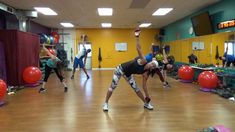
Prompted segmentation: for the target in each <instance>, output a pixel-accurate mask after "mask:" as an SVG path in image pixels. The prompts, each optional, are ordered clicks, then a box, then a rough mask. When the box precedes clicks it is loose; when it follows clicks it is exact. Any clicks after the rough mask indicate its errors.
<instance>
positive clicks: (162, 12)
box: [153, 8, 173, 16]
mask: <svg viewBox="0 0 235 132" xmlns="http://www.w3.org/2000/svg"><path fill="white" fill-rule="evenodd" d="M172 10H173V8H159V9H157V10H156V11H155V12H154V13H153V16H164V15H166V14H167V13H169V12H170V11H172Z"/></svg>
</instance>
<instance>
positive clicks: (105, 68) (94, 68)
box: [92, 68, 115, 70]
mask: <svg viewBox="0 0 235 132" xmlns="http://www.w3.org/2000/svg"><path fill="white" fill-rule="evenodd" d="M114 69H115V68H92V70H114Z"/></svg>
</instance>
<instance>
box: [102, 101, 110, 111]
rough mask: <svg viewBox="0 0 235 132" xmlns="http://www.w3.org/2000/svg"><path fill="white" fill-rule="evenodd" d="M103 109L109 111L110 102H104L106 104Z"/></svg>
mask: <svg viewBox="0 0 235 132" xmlns="http://www.w3.org/2000/svg"><path fill="white" fill-rule="evenodd" d="M103 111H109V105H108V103H104V105H103Z"/></svg>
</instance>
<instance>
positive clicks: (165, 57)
mask: <svg viewBox="0 0 235 132" xmlns="http://www.w3.org/2000/svg"><path fill="white" fill-rule="evenodd" d="M162 54H163V61H164V63H168V60H167V55H166V52H165V46H163V47H162Z"/></svg>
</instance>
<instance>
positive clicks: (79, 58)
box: [39, 29, 174, 111]
mask: <svg viewBox="0 0 235 132" xmlns="http://www.w3.org/2000/svg"><path fill="white" fill-rule="evenodd" d="M135 39H136V50H137V53H138V56H137V57H136V58H135V59H133V60H130V61H128V62H125V63H122V64H120V65H118V66H117V67H116V69H115V70H114V74H113V79H112V81H111V85H110V87H109V88H108V91H107V94H106V98H105V102H104V104H103V110H104V111H108V110H109V105H108V101H109V99H110V97H111V95H112V93H113V91H114V90H115V88H116V87H117V85H118V82H119V80H120V78H121V77H123V78H124V79H125V80H126V81H127V82H128V83H129V84H130V86H131V87H132V89H133V90H134V91H135V93H136V95H137V96H138V97H139V98H140V99H141V100H142V101H143V103H144V108H146V109H149V110H153V106H152V105H151V104H150V101H151V98H150V95H149V92H148V89H147V80H148V78H149V76H153V75H154V74H155V73H156V74H157V75H158V76H159V78H160V80H161V81H162V83H163V87H169V86H170V85H169V83H168V82H167V81H166V72H167V70H169V69H172V67H173V63H174V57H173V56H167V55H166V53H165V49H164V47H163V50H162V52H163V59H162V60H157V59H156V58H155V56H156V51H154V50H153V48H152V52H151V53H149V54H147V55H146V56H145V55H144V54H143V52H142V50H141V45H140V30H139V29H137V30H135ZM43 49H44V50H45V51H46V52H47V54H48V55H49V57H50V58H49V59H48V60H47V63H46V67H45V77H44V80H43V84H42V87H41V88H40V89H39V93H41V92H45V91H46V89H45V85H46V82H47V80H48V77H49V75H50V73H51V70H54V71H55V73H56V75H57V77H58V78H59V79H60V81H61V82H62V84H63V86H64V92H67V91H68V87H67V84H66V81H65V79H64V76H63V72H62V71H63V70H62V66H61V60H60V59H59V58H58V57H57V55H56V51H55V52H54V53H53V54H52V53H50V52H49V50H48V49H47V48H46V47H45V46H44V45H43ZM90 52H91V49H85V46H84V45H83V50H81V52H79V53H78V54H77V55H76V57H75V59H74V65H73V72H72V76H71V79H74V74H75V71H76V68H78V65H79V67H80V68H81V69H83V71H84V73H85V74H86V76H87V79H89V78H90V76H89V75H88V74H87V71H86V68H85V63H86V58H87V55H88V53H90ZM134 74H141V75H142V76H143V90H144V95H143V93H142V92H141V89H140V88H139V87H138V86H137V84H136V81H135V79H134V76H133V75H134Z"/></svg>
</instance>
